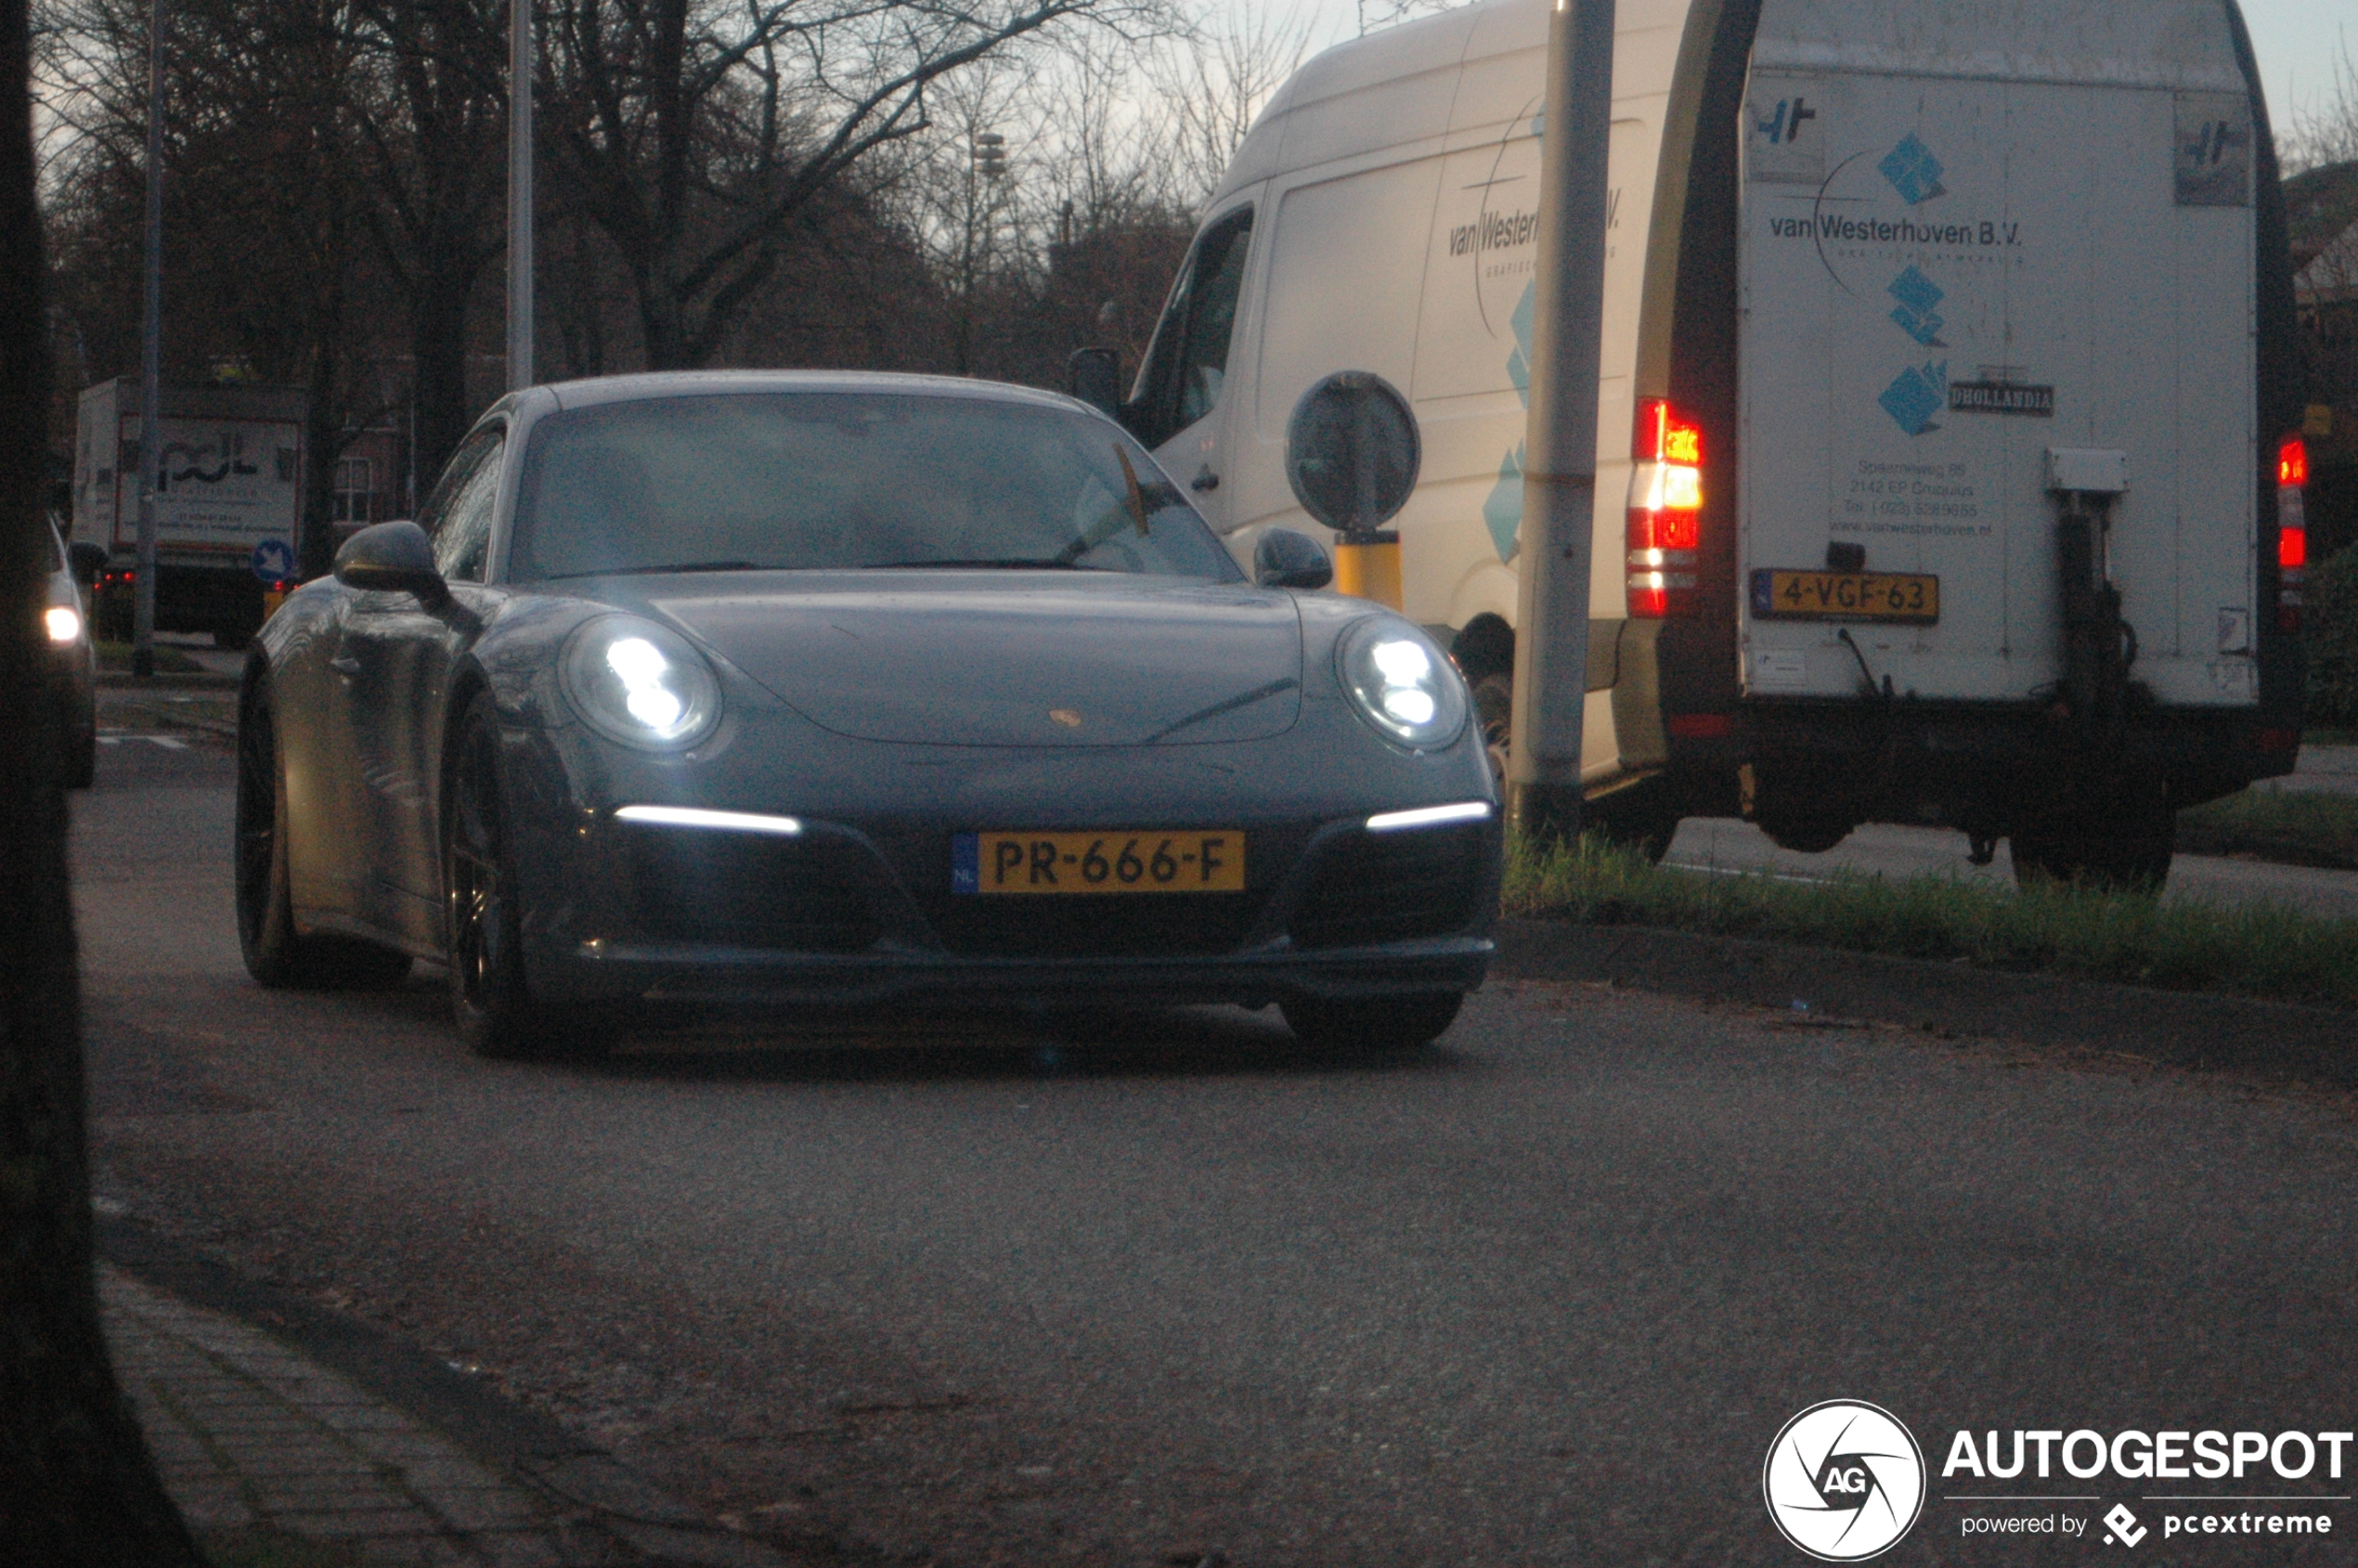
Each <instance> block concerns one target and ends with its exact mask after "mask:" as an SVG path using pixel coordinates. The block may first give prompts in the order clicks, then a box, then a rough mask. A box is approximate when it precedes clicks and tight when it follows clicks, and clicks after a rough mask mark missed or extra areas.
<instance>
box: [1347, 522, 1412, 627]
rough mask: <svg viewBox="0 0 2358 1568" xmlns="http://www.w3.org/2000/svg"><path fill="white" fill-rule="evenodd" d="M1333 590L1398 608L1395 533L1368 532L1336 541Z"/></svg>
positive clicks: (1398, 587)
mask: <svg viewBox="0 0 2358 1568" xmlns="http://www.w3.org/2000/svg"><path fill="white" fill-rule="evenodd" d="M1335 591H1336V592H1338V593H1347V594H1350V595H1351V596H1352V597H1354V598H1356V599H1372V600H1374V601H1375V602H1376V603H1379V604H1389V605H1391V606H1392V607H1393V609H1395V610H1397V609H1399V608H1400V606H1401V596H1400V536H1399V534H1398V533H1396V532H1395V531H1393V529H1390V528H1385V529H1382V530H1380V531H1379V530H1375V529H1370V530H1368V531H1367V532H1365V533H1357V534H1344V535H1343V536H1341V538H1338V539H1336V540H1335Z"/></svg>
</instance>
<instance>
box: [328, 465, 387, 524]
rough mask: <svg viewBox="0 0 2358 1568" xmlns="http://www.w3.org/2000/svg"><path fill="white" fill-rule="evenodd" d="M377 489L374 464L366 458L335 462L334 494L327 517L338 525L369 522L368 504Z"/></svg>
mask: <svg viewBox="0 0 2358 1568" xmlns="http://www.w3.org/2000/svg"><path fill="white" fill-rule="evenodd" d="M376 487H377V484H376V464H375V463H374V461H372V460H370V459H368V458H338V459H337V460H336V494H335V500H334V502H333V504H332V506H331V507H330V512H329V515H330V517H331V518H333V519H334V520H335V521H336V522H338V523H366V522H368V521H369V499H370V497H371V496H372V495H373V493H374V492H375V490H376Z"/></svg>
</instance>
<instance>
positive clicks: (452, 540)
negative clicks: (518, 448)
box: [418, 428, 507, 582]
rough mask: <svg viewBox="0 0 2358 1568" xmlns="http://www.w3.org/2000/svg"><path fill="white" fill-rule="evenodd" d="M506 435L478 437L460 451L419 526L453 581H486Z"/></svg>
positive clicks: (437, 562) (494, 433) (497, 432)
mask: <svg viewBox="0 0 2358 1568" xmlns="http://www.w3.org/2000/svg"><path fill="white" fill-rule="evenodd" d="M506 435H507V433H506V432H505V431H503V430H499V429H497V428H494V429H491V430H486V431H482V432H479V433H477V434H475V435H473V436H472V437H470V438H469V439H468V441H467V443H466V444H465V445H464V446H462V447H460V448H459V451H458V455H457V456H455V457H453V458H452V459H451V460H450V466H449V467H448V468H447V469H446V470H444V471H443V475H442V483H441V484H439V485H436V486H434V495H433V496H432V497H431V498H430V499H428V500H427V502H426V506H425V514H424V515H423V516H421V517H420V518H419V519H418V525H419V526H420V527H421V528H423V529H425V530H426V532H427V534H428V535H429V536H431V537H432V538H433V539H434V564H435V565H436V566H437V567H439V568H441V571H442V575H443V576H444V577H447V578H449V579H450V580H451V581H453V582H481V581H482V580H483V569H484V564H485V562H486V558H487V557H488V556H489V554H490V550H491V506H492V501H493V499H495V498H496V497H497V496H498V495H499V453H500V449H501V447H503V446H504V445H505V443H506Z"/></svg>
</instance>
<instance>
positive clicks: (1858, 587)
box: [1752, 570, 1940, 621]
mask: <svg viewBox="0 0 2358 1568" xmlns="http://www.w3.org/2000/svg"><path fill="white" fill-rule="evenodd" d="M1752 613H1753V614H1754V615H1755V616H1761V617H1764V618H1766V619H1770V620H1779V619H1781V620H1809V621H1937V620H1938V619H1939V618H1940V579H1939V578H1938V577H1928V576H1920V575H1917V574H1914V573H1906V572H1787V571H1778V570H1769V571H1760V572H1755V573H1753V575H1752Z"/></svg>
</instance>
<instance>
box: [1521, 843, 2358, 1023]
mask: <svg viewBox="0 0 2358 1568" xmlns="http://www.w3.org/2000/svg"><path fill="white" fill-rule="evenodd" d="M1505 903H1506V913H1507V914H1510V915H1521V916H1525V917H1535V918H1542V919H1564V920H1577V921H1583V922H1587V923H1588V924H1591V925H1599V926H1612V925H1628V926H1658V927H1671V928H1673V929H1676V930H1682V931H1702V932H1707V933H1710V934H1713V935H1717V936H1730V937H1754V938H1760V939H1764V940H1771V941H1785V942H1797V943H1801V944H1803V945H1805V946H1814V947H1829V948H1838V949H1843V950H1846V951H1849V952H1877V953H1885V954H1887V955H1891V956H1894V957H1901V958H1930V959H1942V960H1955V959H1963V960H1965V961H1966V962H1968V963H1971V964H1974V965H1979V966H1981V967H1984V968H1989V969H2004V970H2010V971H2015V972H2041V971H2044V972H2052V973H2057V974H2067V975H2079V976H2084V977H2086V978H2092V979H2102V980H2118V981H2122V982H2125V983H2127V984H2131V985H2142V986H2153V987H2157V988H2158V989H2161V990H2166V991H2222V992H2226V993H2228V994H2231V995H2238V996H2253V997H2264V998H2267V999H2270V1000H2273V1001H2278V1002H2306V1003H2313V1004H2326V1005H2329V1006H2339V1007H2358V920H2324V919H2319V918H2318V917H2316V916H2314V915H2310V914H2302V913H2300V911H2298V910H2295V909H2292V908H2289V907H2287V906H2286V905H2283V904H2274V903H2260V904H2239V905H2235V906H2227V905H2222V904H2213V903H2208V902H2201V901H2171V902H2167V903H2165V902H2162V901H2158V900H2155V899H2146V898H2138V897H2135V896H2133V895H2130V894H2122V893H2107V892H2102V891H2099V890H2096V889H2093V888H2080V887H2066V886H2057V885H2049V886H2044V887H2039V888H2028V889H2022V890H2016V889H2014V888H2003V887H1992V886H1989V885H1988V884H1985V883H1972V882H1966V881H1963V880H1962V879H1960V878H1956V877H1949V876H1912V877H1908V878H1905V879H1903V880H1898V881H1893V880H1887V879H1885V878H1883V877H1878V876H1866V875H1858V874H1855V873H1836V874H1835V875H1833V877H1832V878H1831V879H1830V880H1828V881H1826V882H1823V883H1800V882H1791V881H1780V880H1778V879H1776V878H1775V877H1773V876H1770V875H1768V874H1766V873H1746V874H1743V875H1708V874H1704V873H1699V872H1691V871H1678V870H1674V869H1670V868H1667V867H1664V866H1657V865H1654V864H1652V863H1650V862H1648V861H1647V860H1646V859H1645V857H1644V856H1642V855H1640V854H1638V853H1636V852H1635V851H1633V850H1628V849H1614V848H1613V847H1612V846H1610V845H1608V844H1606V843H1604V842H1603V841H1602V840H1600V839H1598V838H1594V837H1583V838H1582V839H1581V840H1580V842H1579V843H1578V844H1577V845H1571V846H1567V845H1562V844H1555V845H1548V846H1540V845H1535V844H1534V843H1532V842H1529V841H1527V840H1525V839H1522V837H1520V836H1516V837H1513V838H1510V839H1509V843H1508V847H1507V882H1506V900H1505Z"/></svg>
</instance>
